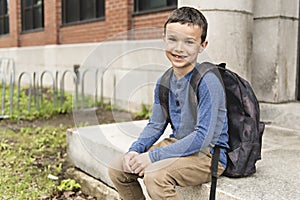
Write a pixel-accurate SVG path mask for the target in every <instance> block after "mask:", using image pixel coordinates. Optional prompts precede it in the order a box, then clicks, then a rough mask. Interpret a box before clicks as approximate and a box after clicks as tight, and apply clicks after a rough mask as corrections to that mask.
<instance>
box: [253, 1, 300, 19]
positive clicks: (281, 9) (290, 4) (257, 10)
mask: <svg viewBox="0 0 300 200" xmlns="http://www.w3.org/2000/svg"><path fill="white" fill-rule="evenodd" d="M253 10H254V17H255V18H266V17H279V16H284V17H290V18H298V15H299V14H298V12H299V1H297V0H263V1H262V0H254V9H253Z"/></svg>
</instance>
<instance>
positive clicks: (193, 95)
mask: <svg viewBox="0 0 300 200" xmlns="http://www.w3.org/2000/svg"><path fill="white" fill-rule="evenodd" d="M218 66H219V65H215V64H212V63H210V62H203V63H201V64H197V65H196V67H195V71H194V73H193V74H192V77H191V80H190V86H191V87H190V91H189V95H190V97H189V99H190V104H191V105H192V106H193V107H194V108H197V105H198V102H199V99H198V95H197V92H198V87H199V84H200V82H201V80H202V78H203V77H204V76H205V74H206V73H207V72H210V71H212V72H214V74H215V75H216V76H217V77H218V78H219V79H220V81H221V82H222V83H223V81H222V78H221V75H220V73H219V71H218ZM194 111H195V112H194V113H193V115H194V117H196V116H197V110H196V109H194Z"/></svg>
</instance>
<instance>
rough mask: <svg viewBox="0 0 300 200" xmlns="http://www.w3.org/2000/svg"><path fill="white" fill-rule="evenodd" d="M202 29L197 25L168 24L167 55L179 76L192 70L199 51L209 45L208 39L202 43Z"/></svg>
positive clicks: (165, 40)
mask: <svg viewBox="0 0 300 200" xmlns="http://www.w3.org/2000/svg"><path fill="white" fill-rule="evenodd" d="M201 34H202V30H201V28H200V27H199V26H197V25H192V24H181V23H169V24H167V26H166V33H165V36H164V42H165V45H166V55H167V57H168V59H169V60H170V62H171V63H172V67H173V68H174V72H175V74H176V77H177V78H181V77H182V76H184V75H185V74H187V73H188V72H190V71H191V70H192V69H193V68H194V66H195V64H196V62H197V56H198V53H199V52H200V51H201V50H202V49H201V47H202V48H203V49H204V48H205V47H206V45H207V41H205V42H203V43H202V44H201Z"/></svg>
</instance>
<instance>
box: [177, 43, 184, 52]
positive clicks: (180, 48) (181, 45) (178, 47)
mask: <svg viewBox="0 0 300 200" xmlns="http://www.w3.org/2000/svg"><path fill="white" fill-rule="evenodd" d="M175 51H177V52H182V51H183V43H182V42H181V41H178V42H176V46H175Z"/></svg>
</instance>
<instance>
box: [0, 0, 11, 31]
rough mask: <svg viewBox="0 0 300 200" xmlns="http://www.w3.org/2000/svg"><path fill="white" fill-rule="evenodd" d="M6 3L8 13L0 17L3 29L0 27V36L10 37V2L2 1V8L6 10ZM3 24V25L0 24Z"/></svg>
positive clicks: (5, 12)
mask: <svg viewBox="0 0 300 200" xmlns="http://www.w3.org/2000/svg"><path fill="white" fill-rule="evenodd" d="M5 2H6V11H4V13H2V15H0V21H2V27H0V36H4V35H8V34H9V32H10V30H9V1H8V0H0V8H1V7H2V8H4V10H5ZM0 24H1V23H0Z"/></svg>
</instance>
